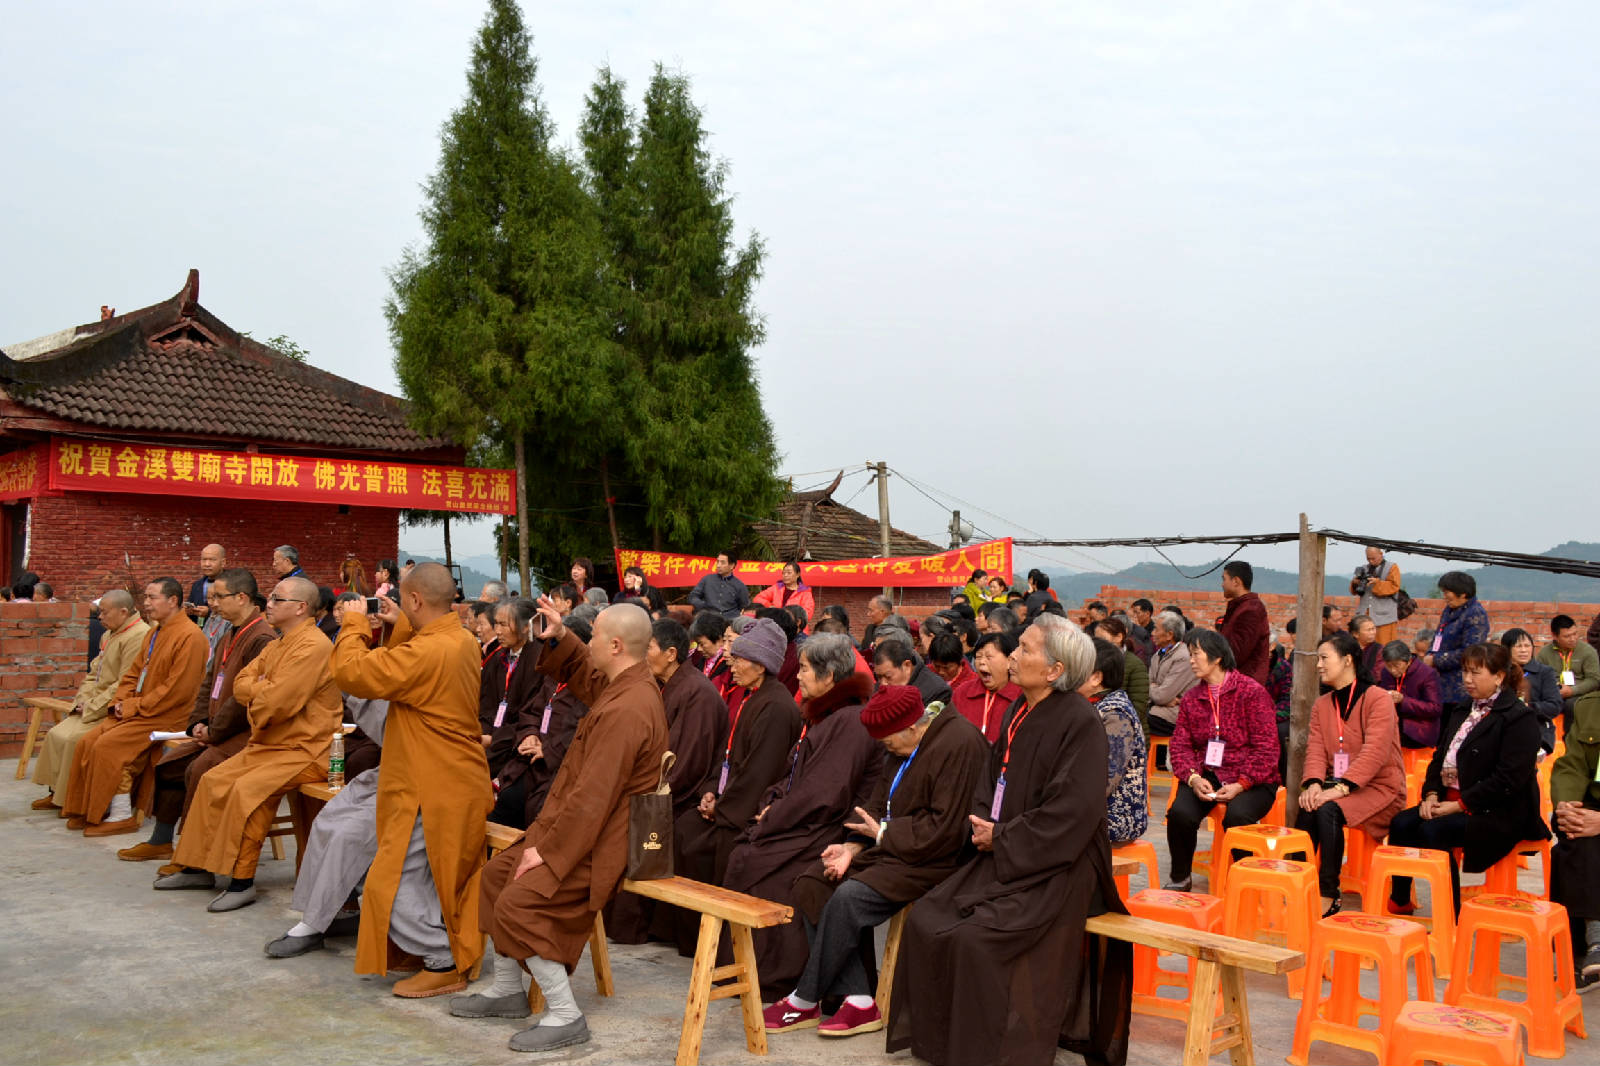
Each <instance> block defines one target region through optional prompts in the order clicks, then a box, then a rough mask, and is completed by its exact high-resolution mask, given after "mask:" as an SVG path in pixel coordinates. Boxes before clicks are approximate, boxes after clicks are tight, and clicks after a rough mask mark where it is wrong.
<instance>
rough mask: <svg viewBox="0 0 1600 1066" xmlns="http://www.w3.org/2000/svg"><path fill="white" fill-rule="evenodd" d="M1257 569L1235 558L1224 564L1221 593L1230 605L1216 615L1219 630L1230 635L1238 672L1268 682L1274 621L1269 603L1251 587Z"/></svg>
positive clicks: (1226, 635)
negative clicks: (1268, 606) (1221, 613)
mask: <svg viewBox="0 0 1600 1066" xmlns="http://www.w3.org/2000/svg"><path fill="white" fill-rule="evenodd" d="M1254 580H1255V571H1253V570H1252V569H1251V568H1250V564H1249V563H1247V562H1243V561H1241V560H1238V559H1235V560H1234V561H1233V562H1231V563H1229V564H1228V565H1226V566H1224V567H1223V568H1222V597H1223V599H1225V600H1227V601H1228V609H1227V610H1226V611H1225V612H1224V613H1223V615H1222V617H1221V618H1219V619H1217V632H1219V633H1221V634H1222V635H1223V636H1224V637H1226V638H1227V641H1228V647H1230V648H1232V649H1233V658H1234V661H1235V662H1236V663H1238V666H1239V672H1240V673H1241V674H1244V675H1245V676H1246V677H1249V678H1253V679H1255V681H1256V682H1257V683H1258V684H1261V685H1263V686H1264V685H1266V683H1267V676H1268V673H1269V672H1270V667H1271V664H1272V623H1271V622H1270V621H1269V620H1268V619H1267V605H1266V604H1264V603H1262V602H1261V597H1260V596H1257V595H1256V594H1255V593H1254V592H1251V591H1250V583H1251V582H1252V581H1254Z"/></svg>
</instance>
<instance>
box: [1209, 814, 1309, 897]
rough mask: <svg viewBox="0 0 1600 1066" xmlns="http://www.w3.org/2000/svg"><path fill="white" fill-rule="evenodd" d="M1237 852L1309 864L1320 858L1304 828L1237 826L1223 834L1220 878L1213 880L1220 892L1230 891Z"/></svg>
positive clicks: (1219, 865) (1263, 825)
mask: <svg viewBox="0 0 1600 1066" xmlns="http://www.w3.org/2000/svg"><path fill="white" fill-rule="evenodd" d="M1235 851H1247V852H1249V853H1250V854H1251V855H1254V856H1257V857H1259V858H1263V859H1283V858H1287V857H1289V856H1291V855H1294V856H1298V857H1300V858H1301V859H1302V860H1303V861H1306V862H1313V861H1315V860H1316V855H1317V853H1316V849H1315V848H1313V847H1312V846H1311V834H1310V833H1307V832H1306V831H1305V830H1303V829H1285V828H1284V827H1283V826H1281V825H1269V824H1267V823H1257V824H1256V825H1236V826H1234V827H1233V828H1232V829H1228V830H1224V832H1223V834H1222V849H1221V851H1219V852H1218V853H1217V860H1218V868H1217V875H1216V876H1215V877H1214V878H1212V887H1213V888H1214V889H1215V890H1216V891H1217V892H1225V891H1226V890H1227V885H1228V867H1229V866H1230V865H1232V863H1233V853H1234V852H1235Z"/></svg>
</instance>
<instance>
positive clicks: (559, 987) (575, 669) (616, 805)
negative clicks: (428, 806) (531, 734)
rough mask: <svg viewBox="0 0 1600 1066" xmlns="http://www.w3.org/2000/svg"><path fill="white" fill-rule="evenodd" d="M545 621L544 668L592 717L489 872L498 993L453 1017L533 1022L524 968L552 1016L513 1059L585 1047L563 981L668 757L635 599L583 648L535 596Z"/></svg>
mask: <svg viewBox="0 0 1600 1066" xmlns="http://www.w3.org/2000/svg"><path fill="white" fill-rule="evenodd" d="M539 615H540V617H541V618H542V619H543V620H544V623H545V625H544V631H543V633H542V634H541V635H542V637H543V639H544V644H545V647H544V649H543V651H542V653H541V655H540V658H539V664H538V665H539V670H540V672H541V673H546V674H549V675H550V676H551V677H554V678H556V679H557V680H558V681H560V682H561V683H563V684H565V685H568V686H569V687H571V688H572V690H573V691H574V692H576V693H577V695H578V698H579V699H581V700H583V701H584V702H585V703H587V704H588V705H589V713H588V714H587V715H585V716H584V717H583V720H582V721H580V722H579V723H578V732H577V735H576V736H575V737H573V740H572V747H570V748H568V749H567V756H566V758H565V759H564V760H563V761H562V763H561V769H560V770H558V771H557V772H556V779H555V781H554V782H552V783H551V785H550V795H549V797H548V798H547V799H546V800H545V803H544V807H543V808H542V809H541V810H540V811H539V817H538V819H537V820H535V821H534V823H533V825H532V826H530V827H529V828H528V831H527V833H526V834H524V835H523V837H522V839H520V840H518V841H517V842H516V843H515V844H513V845H511V846H510V847H509V848H507V849H506V850H505V851H502V852H501V853H500V854H499V855H496V856H495V857H494V858H493V859H491V860H489V865H488V866H487V867H486V868H485V870H484V874H483V907H482V917H483V931H484V932H486V933H488V934H489V935H490V936H492V937H494V950H495V963H494V987H493V988H492V989H490V991H489V994H488V995H487V996H482V995H474V996H458V997H456V998H455V999H454V1000H452V1001H451V1002H450V1013H451V1014H454V1015H456V1016H457V1017H462V1018H488V1017H502V1018H522V1017H526V1016H527V1014H528V1001H527V998H526V996H525V995H524V993H523V990H522V966H523V965H526V966H527V968H528V972H529V973H531V974H532V975H533V979H534V980H535V981H536V982H538V984H539V990H540V991H541V992H543V993H544V998H545V1003H546V1004H547V1006H548V1010H547V1012H546V1013H545V1015H544V1017H543V1018H541V1019H540V1020H539V1024H538V1025H535V1026H534V1027H533V1028H531V1029H524V1030H523V1031H522V1032H520V1033H517V1034H516V1035H515V1036H513V1037H512V1038H511V1049H512V1050H513V1051H552V1050H554V1049H556V1048H560V1047H566V1046H568V1045H569V1044H581V1043H583V1042H585V1041H587V1040H588V1039H589V1023H588V1022H587V1021H585V1020H584V1017H583V1012H582V1011H580V1010H579V1009H578V1002H577V1000H576V999H574V998H573V995H572V984H571V982H570V981H569V980H568V976H567V975H568V974H570V973H571V972H572V968H573V967H574V966H576V965H577V963H578V959H579V958H580V957H581V956H582V955H583V946H584V944H585V943H587V942H588V940H589V933H590V930H592V929H593V928H594V916H595V914H596V912H598V911H599V910H600V909H601V908H602V907H604V906H605V905H606V903H607V902H609V901H610V899H611V897H612V896H614V895H616V893H617V888H618V886H619V885H621V884H622V874H623V871H624V869H626V867H627V861H628V800H629V798H630V797H632V796H636V795H639V794H640V793H644V792H649V791H651V790H652V789H653V788H654V787H655V784H656V781H657V779H658V778H659V777H660V774H661V759H662V756H663V755H665V754H666V751H667V719H666V715H665V713H664V711H663V710H662V705H661V691H660V690H659V689H658V688H657V687H656V683H655V679H654V678H653V677H651V675H650V667H649V666H648V665H647V664H646V662H645V654H646V649H647V648H648V647H649V644H650V616H649V615H647V614H646V613H645V612H644V611H643V609H641V608H639V607H636V606H634V605H633V604H629V603H620V604H617V605H616V606H614V607H607V608H606V609H605V610H604V611H601V612H600V616H599V617H598V618H596V619H595V623H594V634H593V637H592V638H591V639H590V641H589V646H588V647H587V648H585V647H584V646H583V643H582V642H581V641H579V640H578V638H577V637H575V636H573V635H572V634H571V633H569V632H568V631H567V628H566V626H564V625H562V624H561V616H560V614H558V613H557V611H556V608H555V605H554V604H552V603H551V602H550V600H549V599H548V598H541V599H540V600H539ZM387 772H388V771H387V770H385V773H387ZM519 960H520V962H519Z"/></svg>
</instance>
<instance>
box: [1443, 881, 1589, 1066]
mask: <svg viewBox="0 0 1600 1066" xmlns="http://www.w3.org/2000/svg"><path fill="white" fill-rule="evenodd" d="M1501 937H1511V938H1515V939H1517V940H1521V941H1522V942H1523V946H1524V948H1525V951H1526V955H1525V958H1526V965H1525V967H1524V972H1525V973H1526V974H1527V976H1526V977H1518V976H1516V975H1515V974H1505V973H1502V972H1501V971H1500V938H1501ZM1451 973H1452V976H1451V978H1450V985H1449V987H1448V988H1446V989H1445V993H1444V1001H1445V1002H1446V1003H1448V1004H1450V1005H1451V1006H1452V1007H1471V1008H1473V1009H1475V1010H1496V1011H1503V1012H1504V1013H1506V1014H1509V1015H1511V1016H1512V1017H1514V1018H1516V1019H1517V1020H1518V1021H1520V1022H1521V1023H1522V1024H1523V1025H1524V1026H1525V1027H1526V1028H1527V1030H1528V1053H1529V1054H1530V1055H1537V1056H1538V1057H1539V1058H1542V1059H1559V1058H1561V1057H1562V1056H1563V1055H1565V1054H1566V1046H1567V1044H1566V1034H1567V1033H1569V1032H1570V1033H1572V1034H1573V1035H1574V1036H1577V1037H1579V1038H1581V1039H1585V1040H1587V1039H1588V1034H1587V1033H1586V1032H1584V1028H1583V1007H1582V1005H1581V1004H1580V1003H1579V1002H1578V993H1577V989H1576V986H1575V981H1574V974H1573V968H1572V932H1571V930H1570V929H1569V928H1568V927H1567V909H1566V908H1565V907H1563V906H1561V904H1559V903H1549V902H1547V901H1545V900H1541V899H1524V898H1522V897H1521V896H1479V897H1478V898H1477V899H1470V900H1466V901H1465V902H1463V903H1462V904H1461V924H1460V925H1459V926H1457V928H1456V954H1455V960H1454V962H1453V964H1452V969H1451ZM1506 991H1510V992H1521V993H1522V994H1523V995H1524V996H1525V998H1524V999H1522V1000H1520V1001H1516V1000H1505V999H1500V998H1499V993H1501V992H1506Z"/></svg>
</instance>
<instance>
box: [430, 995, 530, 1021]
mask: <svg viewBox="0 0 1600 1066" xmlns="http://www.w3.org/2000/svg"><path fill="white" fill-rule="evenodd" d="M450 1013H451V1014H453V1015H455V1016H456V1017H457V1018H526V1017H527V1016H528V1015H530V1014H532V1013H533V1012H532V1011H531V1010H529V1009H528V997H527V996H525V995H515V996H479V995H471V996H453V997H451V999H450Z"/></svg>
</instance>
